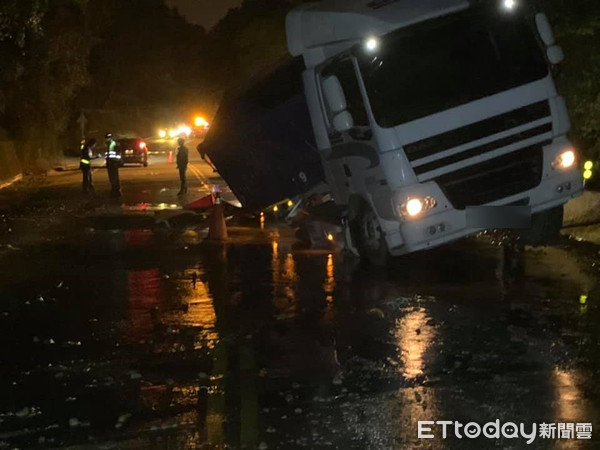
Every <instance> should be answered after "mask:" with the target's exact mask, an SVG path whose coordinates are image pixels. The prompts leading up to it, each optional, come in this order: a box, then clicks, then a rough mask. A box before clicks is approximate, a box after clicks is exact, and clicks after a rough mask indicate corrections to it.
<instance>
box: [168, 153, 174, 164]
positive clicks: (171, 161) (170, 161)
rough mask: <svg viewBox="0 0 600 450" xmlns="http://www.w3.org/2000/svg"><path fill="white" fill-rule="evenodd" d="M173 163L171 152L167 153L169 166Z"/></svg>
mask: <svg viewBox="0 0 600 450" xmlns="http://www.w3.org/2000/svg"><path fill="white" fill-rule="evenodd" d="M172 163H173V150H171V151H170V152H169V164H172Z"/></svg>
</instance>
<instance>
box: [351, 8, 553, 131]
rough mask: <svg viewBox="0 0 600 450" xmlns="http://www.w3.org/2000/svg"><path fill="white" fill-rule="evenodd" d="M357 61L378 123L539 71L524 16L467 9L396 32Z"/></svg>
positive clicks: (542, 66)
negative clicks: (491, 14)
mask: <svg viewBox="0 0 600 450" xmlns="http://www.w3.org/2000/svg"><path fill="white" fill-rule="evenodd" d="M359 61H360V67H361V72H362V76H363V78H364V82H365V86H366V89H367V94H368V96H369V100H370V102H371V107H372V109H373V113H374V115H375V119H376V121H377V123H378V124H379V125H380V126H382V127H393V126H396V125H399V124H402V123H406V122H409V121H411V120H415V119H419V118H422V117H425V116H428V115H430V114H433V113H436V112H440V111H444V110H447V109H450V108H453V107H456V106H459V105H463V104H465V103H469V102H471V101H474V100H477V99H481V98H483V97H487V96H489V95H492V94H496V93H498V92H502V91H505V90H507V89H511V88H514V87H517V86H520V85H523V84H526V83H530V82H533V81H536V80H539V79H542V78H544V77H545V76H546V75H547V74H548V67H547V65H546V61H545V59H544V57H543V55H542V52H541V50H540V47H539V46H538V43H537V40H536V37H535V34H534V30H533V29H532V28H531V27H530V26H529V24H528V23H527V21H526V20H525V19H524V18H522V17H515V16H511V15H505V16H501V17H499V16H498V15H496V16H495V17H490V15H488V14H486V13H482V12H481V11H477V10H472V9H468V10H466V11H462V12H459V13H455V14H452V15H450V16H445V17H443V18H439V19H434V20H430V21H427V22H423V23H421V24H417V25H413V26H410V27H407V28H403V29H400V30H397V31H394V32H392V33H390V34H388V35H386V36H384V37H383V38H382V39H381V42H380V45H379V46H378V47H377V49H376V50H375V51H372V52H368V51H367V50H362V49H361V51H360V57H359Z"/></svg>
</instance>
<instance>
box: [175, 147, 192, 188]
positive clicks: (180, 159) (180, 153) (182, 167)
mask: <svg viewBox="0 0 600 450" xmlns="http://www.w3.org/2000/svg"><path fill="white" fill-rule="evenodd" d="M184 144H185V141H184V140H183V138H179V139H177V145H178V146H177V168H178V169H179V180H180V181H181V188H180V189H179V192H178V194H177V195H183V194H185V193H186V192H187V173H186V172H187V166H188V161H189V153H190V152H189V150H188V148H187V147H186V146H185V145H184Z"/></svg>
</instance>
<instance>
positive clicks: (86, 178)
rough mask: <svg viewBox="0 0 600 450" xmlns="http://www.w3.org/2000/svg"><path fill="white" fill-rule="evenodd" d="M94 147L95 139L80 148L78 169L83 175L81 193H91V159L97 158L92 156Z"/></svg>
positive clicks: (92, 187)
mask: <svg viewBox="0 0 600 450" xmlns="http://www.w3.org/2000/svg"><path fill="white" fill-rule="evenodd" d="M95 147H96V139H94V138H92V139H90V140H89V141H87V142H84V143H83V145H82V146H81V158H80V160H79V168H80V169H81V174H82V175H83V192H85V193H86V194H87V193H93V192H94V184H93V182H92V159H96V158H98V157H99V156H94V148H95Z"/></svg>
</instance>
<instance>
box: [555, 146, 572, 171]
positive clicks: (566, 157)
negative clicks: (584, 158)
mask: <svg viewBox="0 0 600 450" xmlns="http://www.w3.org/2000/svg"><path fill="white" fill-rule="evenodd" d="M576 159H577V158H576V156H575V152H574V151H573V150H567V151H566V152H563V153H561V154H560V155H558V156H557V157H556V159H555V160H554V162H553V163H552V167H553V168H554V169H570V168H571V167H573V165H574V164H575V160H576Z"/></svg>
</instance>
